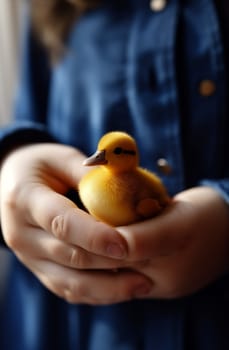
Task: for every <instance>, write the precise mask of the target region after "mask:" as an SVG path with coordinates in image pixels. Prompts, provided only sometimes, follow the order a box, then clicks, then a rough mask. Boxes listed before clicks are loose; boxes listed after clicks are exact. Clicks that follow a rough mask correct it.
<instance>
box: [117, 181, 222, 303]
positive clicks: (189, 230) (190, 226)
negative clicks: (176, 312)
mask: <svg viewBox="0 0 229 350" xmlns="http://www.w3.org/2000/svg"><path fill="white" fill-rule="evenodd" d="M119 231H120V232H121V233H122V234H123V236H124V237H125V238H126V240H127V242H128V246H129V257H128V259H130V260H132V262H131V263H130V266H131V267H132V268H133V269H134V270H135V271H139V272H141V273H143V274H145V275H146V276H147V277H149V278H150V279H151V281H152V284H153V288H152V291H151V293H150V294H149V297H160V298H161V297H162V298H174V297H179V296H184V295H187V294H189V293H193V292H195V291H197V290H198V289H200V288H202V287H204V286H205V285H207V284H208V283H210V282H212V281H214V280H215V279H217V278H218V277H220V276H221V275H222V274H224V273H225V272H226V271H227V270H228V268H229V207H228V206H227V205H226V203H225V202H224V201H223V199H222V198H221V197H220V196H219V194H218V193H217V192H216V191H214V190H213V189H211V188H207V187H198V188H195V189H191V190H188V191H185V192H182V193H180V194H179V195H177V196H176V197H175V198H174V202H173V203H172V205H171V206H170V207H168V208H167V209H166V210H165V212H164V213H163V214H162V215H160V216H158V217H156V218H153V219H152V220H148V221H145V222H142V223H139V224H134V225H131V226H126V227H121V228H119ZM143 259H145V263H141V264H135V263H134V261H143Z"/></svg>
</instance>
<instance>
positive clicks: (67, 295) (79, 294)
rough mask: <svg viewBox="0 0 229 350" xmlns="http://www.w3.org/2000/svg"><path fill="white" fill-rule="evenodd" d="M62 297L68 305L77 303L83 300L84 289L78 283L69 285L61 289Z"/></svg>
mask: <svg viewBox="0 0 229 350" xmlns="http://www.w3.org/2000/svg"><path fill="white" fill-rule="evenodd" d="M63 297H64V299H65V300H66V301H67V302H68V303H71V304H73V303H77V302H82V301H83V300H85V288H84V287H83V286H82V284H80V283H76V282H75V283H69V284H68V285H67V286H65V288H64V289H63Z"/></svg>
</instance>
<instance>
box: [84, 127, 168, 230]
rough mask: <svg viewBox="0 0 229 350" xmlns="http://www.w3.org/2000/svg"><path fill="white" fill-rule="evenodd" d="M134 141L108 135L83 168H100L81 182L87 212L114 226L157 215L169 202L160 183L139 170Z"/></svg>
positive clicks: (119, 133)
mask: <svg viewBox="0 0 229 350" xmlns="http://www.w3.org/2000/svg"><path fill="white" fill-rule="evenodd" d="M138 163H139V155H138V149H137V145H136V142H135V140H134V139H133V138H132V137H131V136H130V135H128V134H126V133H124V132H118V131H115V132H109V133H107V134H105V135H104V136H103V137H102V138H101V139H100V141H99V143H98V149H97V151H96V152H95V154H93V155H92V156H91V157H89V158H87V159H86V160H85V161H84V163H83V164H84V165H87V166H92V165H100V166H99V167H96V168H95V169H93V170H91V171H90V172H88V173H87V174H86V175H85V176H84V177H83V178H82V180H81V181H80V184H79V195H80V198H81V201H82V202H83V204H84V206H85V207H86V209H87V210H88V212H89V213H90V214H91V215H93V216H94V217H96V218H97V219H99V220H101V221H104V222H106V223H108V224H110V225H112V226H122V225H128V224H131V223H134V222H136V221H140V220H144V219H146V218H150V217H153V216H155V215H157V214H158V213H159V212H160V211H161V210H162V209H163V208H164V207H165V206H166V205H167V204H168V203H169V202H170V198H169V196H168V194H167V191H166V189H165V187H164V185H163V184H162V182H161V180H160V179H159V178H158V177H157V176H156V175H155V174H153V173H152V172H149V171H148V170H145V169H142V168H140V167H139V166H138Z"/></svg>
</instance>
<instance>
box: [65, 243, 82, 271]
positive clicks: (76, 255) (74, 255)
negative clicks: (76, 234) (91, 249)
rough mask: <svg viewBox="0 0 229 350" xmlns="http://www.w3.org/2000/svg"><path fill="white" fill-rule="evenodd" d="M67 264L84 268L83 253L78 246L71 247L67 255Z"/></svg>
mask: <svg viewBox="0 0 229 350" xmlns="http://www.w3.org/2000/svg"><path fill="white" fill-rule="evenodd" d="M69 264H70V266H72V267H77V268H78V269H83V268H85V259H84V254H83V252H82V250H81V249H79V248H72V249H71V251H70V256H69Z"/></svg>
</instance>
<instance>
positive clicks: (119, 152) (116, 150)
mask: <svg viewBox="0 0 229 350" xmlns="http://www.w3.org/2000/svg"><path fill="white" fill-rule="evenodd" d="M113 152H114V154H121V153H122V148H121V147H116V148H115V149H114V151H113Z"/></svg>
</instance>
